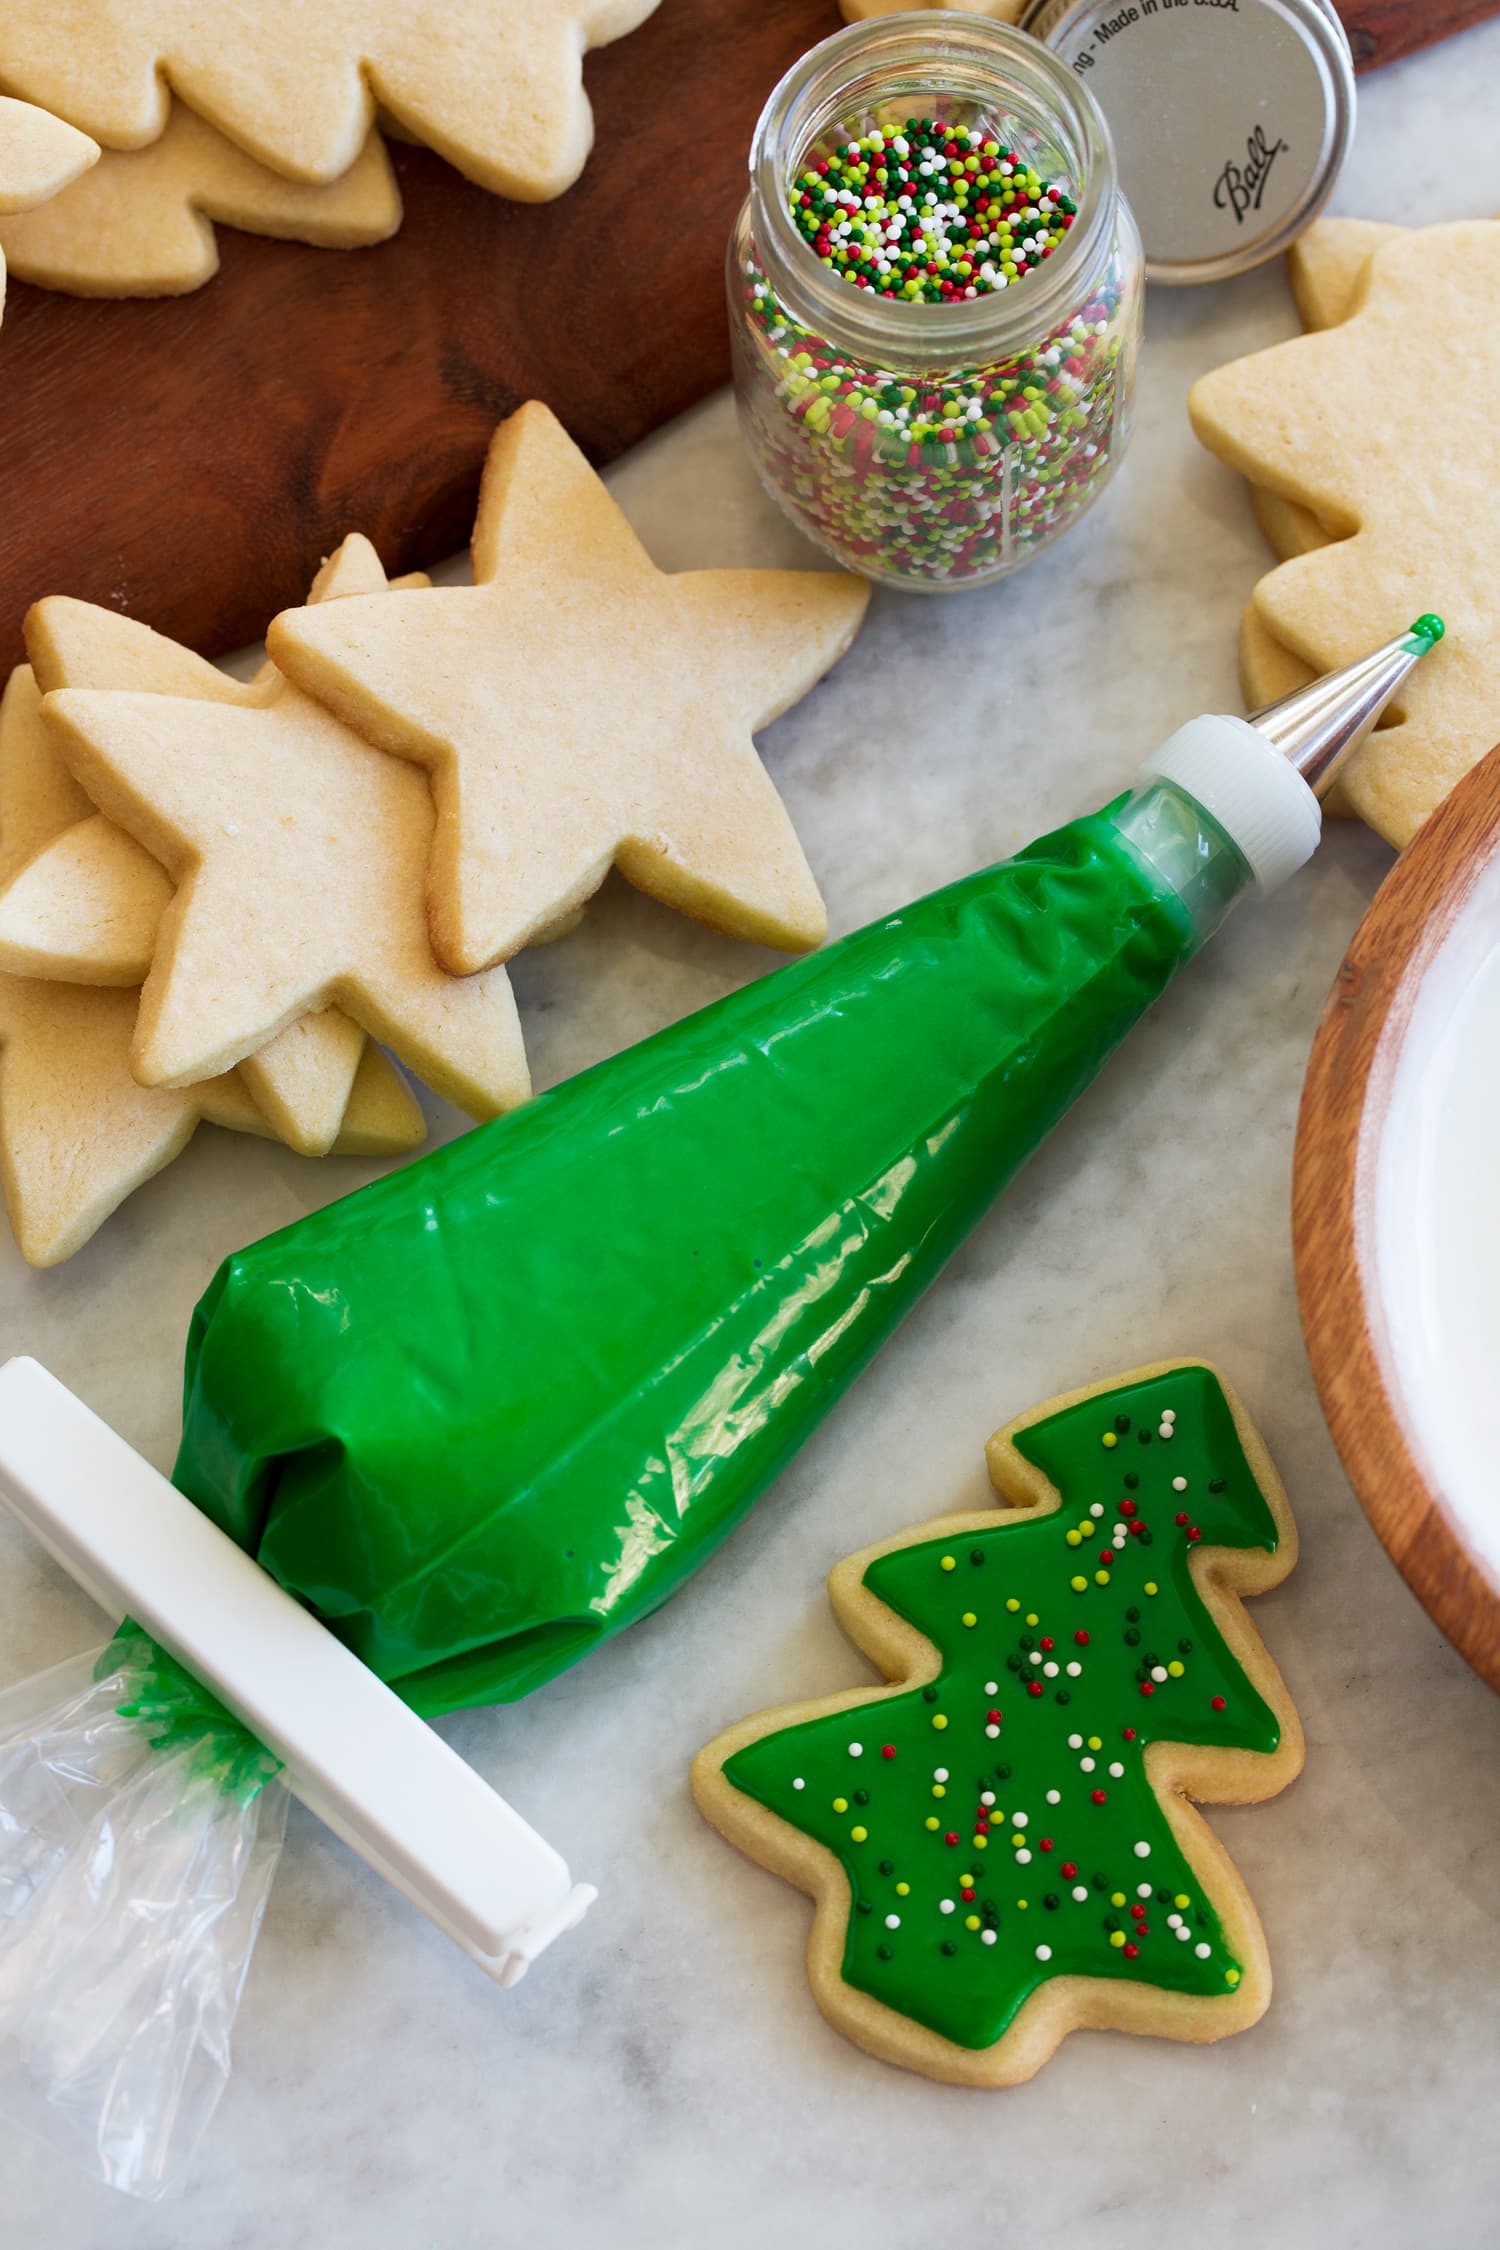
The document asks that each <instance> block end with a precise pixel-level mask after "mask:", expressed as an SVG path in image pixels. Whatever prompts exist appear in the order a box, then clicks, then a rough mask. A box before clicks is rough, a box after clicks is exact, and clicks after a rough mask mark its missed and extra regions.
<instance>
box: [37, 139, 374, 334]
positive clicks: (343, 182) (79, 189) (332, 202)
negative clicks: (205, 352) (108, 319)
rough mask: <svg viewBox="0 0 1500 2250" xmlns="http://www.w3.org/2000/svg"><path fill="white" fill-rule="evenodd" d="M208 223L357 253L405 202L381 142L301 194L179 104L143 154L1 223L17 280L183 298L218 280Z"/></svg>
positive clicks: (111, 162) (108, 158)
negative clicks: (327, 180)
mask: <svg viewBox="0 0 1500 2250" xmlns="http://www.w3.org/2000/svg"><path fill="white" fill-rule="evenodd" d="M3 106H4V105H0V107H3ZM10 106H19V105H10ZM63 129H64V130H65V131H66V130H68V128H66V127H65V128H63ZM81 137H82V136H81V135H77V136H75V138H80V139H81ZM216 221H217V222H218V223H219V224H220V225H222V226H231V227H238V228H240V229H241V230H242V232H244V233H246V234H268V235H276V236H280V237H282V238H284V239H288V240H291V241H295V242H309V243H313V244H316V245H318V246H319V247H321V248H324V249H331V250H353V249H358V248H361V247H362V246H364V245H365V244H367V243H372V242H384V241H385V240H386V239H387V238H388V237H389V236H390V235H393V234H394V233H395V232H396V229H397V228H398V227H399V226H400V224H401V192H400V189H399V188H398V187H397V185H396V178H395V174H394V173H393V172H392V170H391V165H390V159H389V158H388V156H387V155H386V152H385V148H384V146H383V144H382V142H381V139H380V135H379V134H378V133H372V134H371V135H370V136H369V139H368V140H367V141H366V142H365V145H364V147H363V148H362V149H361V151H360V153H359V155H358V156H357V157H356V158H355V160H354V162H353V164H352V165H351V166H350V168H349V170H348V171H347V172H346V173H345V174H344V175H343V177H342V178H341V179H338V180H334V181H333V182H331V183H330V184H329V185H328V186H326V187H306V186H303V185H301V184H299V183H298V182H297V181H295V180H288V179H285V178H284V177H283V176H282V174H281V173H279V172H273V171H271V170H269V169H268V168H267V166H265V165H264V164H257V163H256V161H255V159H254V158H253V157H251V156H247V155H246V154H245V152H244V150H243V149H240V148H236V146H235V144H234V143H233V141H230V140H226V139H225V137H224V135H223V134H222V133H218V132H215V130H214V128H213V127H212V126H211V125H207V124H205V123H204V121H203V119H202V118H200V117H196V116H194V114H193V112H192V111H191V110H190V109H186V108H184V107H183V105H182V103H180V102H178V103H176V104H175V105H174V107H173V109H172V113H171V116H170V118H169V120H168V123H167V127H166V130H165V132H164V133H163V134H162V136H161V138H160V140H157V141H153V142H152V144H151V146H150V147H149V148H145V149H140V150H136V151H130V150H117V149H106V150H105V152H104V154H103V155H102V157H101V158H100V160H99V162H98V163H97V164H96V165H95V166H94V167H93V169H92V170H91V171H89V172H87V173H86V174H85V175H84V176H83V177H82V178H81V179H78V180H76V181H75V182H74V183H73V185H72V186H70V187H65V188H64V189H63V190H62V191H61V192H60V193H58V194H55V195H53V196H52V197H51V199H50V200H49V201H47V202H45V203H41V204H40V207H39V208H38V209H36V210H25V211H23V212H22V213H21V214H20V216H18V217H15V218H8V219H0V254H3V255H4V256H5V257H6V258H7V259H8V260H9V262H10V268H11V271H12V272H13V273H14V274H16V275H18V276H19V277H20V279H21V280H22V281H30V282H35V283H37V284H38V285H39V286H40V287H41V288H44V289H61V290H66V291H68V292H69V293H70V294H72V295H73V296H78V297H172V296H180V295H181V294H182V293H183V292H184V291H186V290H189V289H198V288H200V287H201V286H202V284H203V283H204V282H206V281H209V280H211V279H212V277H213V276H214V274H215V273H217V271H218V267H219V249H218V242H217V239H216V237H215V234H214V224H215V222H216Z"/></svg>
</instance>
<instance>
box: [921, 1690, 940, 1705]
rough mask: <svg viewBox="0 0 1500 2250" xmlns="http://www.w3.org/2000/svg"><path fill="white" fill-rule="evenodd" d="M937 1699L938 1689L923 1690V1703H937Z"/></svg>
mask: <svg viewBox="0 0 1500 2250" xmlns="http://www.w3.org/2000/svg"><path fill="white" fill-rule="evenodd" d="M937 1699H938V1691H937V1689H936V1688H935V1687H924V1688H923V1690H922V1701H923V1702H924V1703H936V1701H937Z"/></svg>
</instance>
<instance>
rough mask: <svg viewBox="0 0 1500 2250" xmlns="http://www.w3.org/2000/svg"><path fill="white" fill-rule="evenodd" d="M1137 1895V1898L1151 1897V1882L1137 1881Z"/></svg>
mask: <svg viewBox="0 0 1500 2250" xmlns="http://www.w3.org/2000/svg"><path fill="white" fill-rule="evenodd" d="M1135 1895H1136V1897H1137V1898H1149V1897H1150V1896H1151V1885H1150V1884H1149V1883H1137V1884H1136V1886H1135Z"/></svg>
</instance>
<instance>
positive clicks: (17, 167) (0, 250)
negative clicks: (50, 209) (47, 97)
mask: <svg viewBox="0 0 1500 2250" xmlns="http://www.w3.org/2000/svg"><path fill="white" fill-rule="evenodd" d="M98 161H99V149H98V147H97V145H96V143H95V142H93V141H91V140H90V139H89V137H88V135H87V134H85V133H79V132H75V130H74V129H73V127H72V126H71V125H65V124H64V123H63V121H62V119H61V118H60V117H52V116H49V115H48V113H47V111H46V110H42V109H37V108H35V107H34V106H33V104H32V103H30V102H18V101H14V100H12V99H11V98H10V97H9V96H8V95H4V94H0V312H3V310H4V307H5V239H4V221H5V219H6V218H7V217H8V216H9V214H11V213H12V212H16V211H30V210H31V209H33V207H34V206H35V205H37V204H45V203H47V202H49V201H50V200H51V198H52V197H53V196H56V195H61V194H62V193H63V191H64V190H65V189H66V188H69V187H71V186H72V185H73V183H74V181H75V180H78V179H80V178H81V177H82V175H83V174H84V173H85V172H87V171H88V169H89V167H90V165H93V164H97V163H98Z"/></svg>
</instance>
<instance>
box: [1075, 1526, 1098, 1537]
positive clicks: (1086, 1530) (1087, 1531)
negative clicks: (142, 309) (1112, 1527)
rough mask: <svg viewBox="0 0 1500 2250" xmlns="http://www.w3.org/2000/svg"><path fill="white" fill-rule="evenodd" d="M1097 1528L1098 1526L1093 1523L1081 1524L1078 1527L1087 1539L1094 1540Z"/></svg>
mask: <svg viewBox="0 0 1500 2250" xmlns="http://www.w3.org/2000/svg"><path fill="white" fill-rule="evenodd" d="M1097 1528H1098V1526H1097V1525H1096V1524H1092V1523H1081V1524H1080V1525H1079V1526H1078V1529H1079V1531H1080V1532H1081V1533H1082V1535H1083V1537H1084V1538H1085V1539H1092V1538H1093V1536H1094V1533H1095V1531H1096V1530H1097Z"/></svg>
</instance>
